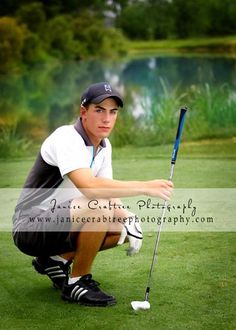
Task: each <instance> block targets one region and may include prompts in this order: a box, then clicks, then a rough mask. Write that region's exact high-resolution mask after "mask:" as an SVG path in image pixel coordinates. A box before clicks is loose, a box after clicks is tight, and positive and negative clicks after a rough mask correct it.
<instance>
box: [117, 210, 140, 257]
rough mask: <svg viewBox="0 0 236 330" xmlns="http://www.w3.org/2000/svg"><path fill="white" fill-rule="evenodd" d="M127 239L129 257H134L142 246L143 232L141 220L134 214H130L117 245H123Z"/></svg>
mask: <svg viewBox="0 0 236 330" xmlns="http://www.w3.org/2000/svg"><path fill="white" fill-rule="evenodd" d="M126 238H128V240H129V249H128V250H127V255H128V256H132V255H134V254H136V253H138V252H139V250H140V249H141V246H142V240H143V232H142V228H141V226H140V223H139V218H138V217H137V216H136V215H135V214H133V213H130V215H129V217H127V219H126V221H125V222H124V227H123V230H122V232H121V235H120V239H119V241H118V243H117V245H121V244H123V243H124V242H125V239H126Z"/></svg>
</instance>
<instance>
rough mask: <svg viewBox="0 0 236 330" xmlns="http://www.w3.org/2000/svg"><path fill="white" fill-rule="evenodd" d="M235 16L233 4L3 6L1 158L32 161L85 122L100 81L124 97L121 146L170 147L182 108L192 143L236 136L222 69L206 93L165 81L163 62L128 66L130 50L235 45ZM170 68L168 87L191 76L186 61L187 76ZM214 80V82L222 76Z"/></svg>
mask: <svg viewBox="0 0 236 330" xmlns="http://www.w3.org/2000/svg"><path fill="white" fill-rule="evenodd" d="M235 17H236V1H235V0H224V1H222V0H208V1H205V0H188V1H186V0H172V1H171V0H146V1H144V0H143V1H141V0H137V1H132V0H106V1H102V0H94V1H88V0H67V1H63V0H41V1H39V0H10V1H9V0H1V2H0V155H1V157H11V156H19V155H21V154H22V155H25V154H26V153H27V150H28V152H29V154H30V153H32V150H33V149H32V148H34V146H35V145H38V144H40V142H41V141H42V139H43V138H44V137H46V136H47V135H48V133H50V132H51V131H52V130H54V129H55V128H56V127H58V126H59V125H62V124H63V123H69V122H71V121H72V119H74V118H75V117H76V115H78V107H76V104H78V100H79V95H80V93H81V92H82V90H83V89H84V88H85V87H86V86H87V85H88V84H90V83H91V82H94V81H98V80H100V81H102V80H108V81H110V82H111V83H112V84H113V85H114V86H116V87H119V88H120V91H121V92H123V94H124V96H125V101H126V102H125V104H126V109H127V110H128V111H123V112H121V113H120V116H119V120H118V123H117V126H116V128H115V130H114V134H113V135H112V137H111V139H112V142H113V145H114V146H123V145H128V144H132V145H136V146H144V145H154V144H157V143H159V144H160V143H169V142H171V141H172V138H173V134H174V132H173V131H171V129H168V132H167V131H166V127H168V128H171V127H175V125H174V124H173V121H175V120H177V118H176V109H178V107H179V106H180V105H182V104H184V103H185V104H188V105H189V107H191V108H192V111H191V114H190V116H192V119H193V120H191V121H189V123H191V124H188V125H190V126H189V127H187V130H186V131H187V132H188V138H190V139H202V138H212V137H220V136H223V137H228V136H233V135H234V134H236V132H235V127H236V111H235V108H236V97H235V92H234V90H233V89H232V86H229V85H228V84H227V82H226V81H224V78H223V77H224V70H221V67H220V66H219V70H221V73H222V75H221V76H222V84H221V85H220V86H219V85H217V86H216V87H214V86H212V85H211V84H209V83H208V82H207V81H204V80H202V81H200V82H199V81H198V83H200V84H199V85H198V84H196V83H195V81H194V78H193V83H192V82H191V83H190V84H189V85H188V84H186V85H185V86H184V87H183V88H179V86H178V84H176V86H173V85H170V86H169V81H168V79H164V80H163V79H162V77H163V75H164V76H165V75H166V72H165V73H163V72H162V71H160V68H161V67H163V65H164V62H162V61H160V63H159V62H158V60H157V59H156V58H152V59H151V60H150V61H149V59H148V58H147V59H146V60H145V62H142V61H140V62H139V63H138V62H137V61H136V62H133V63H132V64H127V60H126V57H125V55H127V52H129V49H130V47H132V46H131V41H132V42H134V41H137V42H139V46H140V45H141V41H145V42H146V43H147V42H150V44H149V45H151V42H152V41H154V42H155V41H156V40H170V42H172V41H173V40H178V39H180V38H181V39H185V38H186V40H189V39H188V38H200V37H201V38H202V37H214V36H223V37H224V36H227V37H228V36H231V35H232V36H233V35H235V34H236V19H235ZM230 42H231V41H230ZM230 45H231V44H230ZM230 47H231V46H230ZM170 48H171V47H170ZM209 49H210V48H209ZM212 49H213V48H212ZM212 49H211V51H214V49H213V50H212ZM116 59H118V60H117V61H116ZM123 59H124V60H123ZM104 61H105V62H106V65H105V64H104ZM230 65H231V67H232V68H233V66H234V64H230ZM169 67H170V71H171V72H172V76H170V77H169V80H173V77H175V74H176V76H177V75H178V79H179V77H184V76H185V78H186V77H188V76H190V74H189V72H188V70H187V69H188V67H187V66H186V60H185V59H184V63H182V64H181V69H180V66H179V64H177V63H175V61H173V64H171V65H169ZM199 67H200V66H199ZM199 67H197V68H196V69H193V71H192V72H194V70H195V71H197V70H198V69H199ZM140 68H141V70H140ZM182 68H185V70H183V69H182ZM201 70H202V69H201ZM201 70H200V71H201ZM203 70H204V69H203ZM228 71H229V70H228ZM139 72H142V74H141V76H138V74H139ZM209 72H210V74H209V77H211V75H212V77H213V78H212V81H213V83H214V82H215V81H214V79H215V77H214V74H215V73H213V74H212V71H209ZM233 72H235V71H232V74H233ZM199 75H201V72H200V73H199ZM145 79H146V80H145ZM129 80H130V81H129ZM140 80H142V82H141V85H140ZM186 81H188V78H187V79H186ZM232 81H235V80H233V78H232ZM148 84H151V85H150V86H148ZM143 86H145V88H143ZM151 86H153V88H152V90H151V88H150V87H151ZM158 86H159V87H158ZM154 87H155V88H156V90H153V89H154ZM158 88H159V89H158ZM145 93H146V94H145ZM135 102H136V103H137V102H138V104H136V103H135ZM135 107H138V109H139V113H138V114H137V113H135ZM157 127H158V129H157Z"/></svg>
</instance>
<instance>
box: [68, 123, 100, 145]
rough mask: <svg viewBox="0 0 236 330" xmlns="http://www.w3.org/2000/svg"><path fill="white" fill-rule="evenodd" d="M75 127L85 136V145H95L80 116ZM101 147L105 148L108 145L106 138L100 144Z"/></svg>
mask: <svg viewBox="0 0 236 330" xmlns="http://www.w3.org/2000/svg"><path fill="white" fill-rule="evenodd" d="M74 128H75V129H76V131H77V132H78V133H79V134H80V135H81V137H82V138H83V140H84V142H85V145H86V146H93V144H92V142H91V141H90V139H89V137H88V135H87V133H86V132H85V129H84V127H83V124H82V120H81V118H78V119H77V121H76V122H75V124H74ZM99 146H100V147H101V148H105V147H106V142H105V139H102V140H101V142H100V145H99Z"/></svg>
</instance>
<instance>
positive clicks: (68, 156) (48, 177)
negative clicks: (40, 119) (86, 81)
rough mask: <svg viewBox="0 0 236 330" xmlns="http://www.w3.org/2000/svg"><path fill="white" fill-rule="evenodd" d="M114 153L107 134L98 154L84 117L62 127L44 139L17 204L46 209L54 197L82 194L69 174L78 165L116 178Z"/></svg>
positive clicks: (95, 172)
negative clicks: (84, 122)
mask: <svg viewBox="0 0 236 330" xmlns="http://www.w3.org/2000/svg"><path fill="white" fill-rule="evenodd" d="M111 155H112V148H111V144H110V142H109V140H108V139H107V138H106V139H104V140H102V141H101V144H100V145H99V148H98V150H97V152H96V155H95V154H94V147H93V145H92V143H91V141H90V140H89V138H88V136H87V134H86V132H85V130H84V128H83V125H82V123H81V121H80V119H78V121H77V122H76V123H75V125H65V126H61V127H59V128H58V129H56V130H55V131H54V132H53V133H52V134H51V135H49V136H48V137H47V138H46V140H45V141H44V142H43V144H42V146H41V150H40V153H39V154H38V157H37V159H36V161H35V163H34V165H33V167H32V169H31V171H30V173H29V176H28V178H27V180H26V183H25V185H24V192H23V194H22V195H21V197H20V200H19V202H18V205H17V207H16V208H19V207H21V208H28V207H31V206H32V205H39V206H40V208H43V209H46V208H48V206H49V202H50V200H52V199H53V198H56V200H57V203H60V202H63V201H66V200H69V199H72V198H76V197H79V196H81V192H80V191H79V189H78V188H76V187H75V186H74V184H73V183H72V181H71V180H70V179H69V178H68V176H67V174H68V173H69V172H71V171H74V170H76V169H81V168H91V169H92V172H93V175H94V176H96V177H103V178H112V160H111V159H112V157H111ZM27 188H29V189H27ZM33 188H35V189H33ZM68 188H70V189H68Z"/></svg>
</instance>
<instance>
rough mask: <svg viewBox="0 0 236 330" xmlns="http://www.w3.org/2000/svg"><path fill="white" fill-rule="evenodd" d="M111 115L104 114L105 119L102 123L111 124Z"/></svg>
mask: <svg viewBox="0 0 236 330" xmlns="http://www.w3.org/2000/svg"><path fill="white" fill-rule="evenodd" d="M110 117H111V116H110V114H109V113H104V115H103V118H102V121H103V122H104V123H109V122H110Z"/></svg>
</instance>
